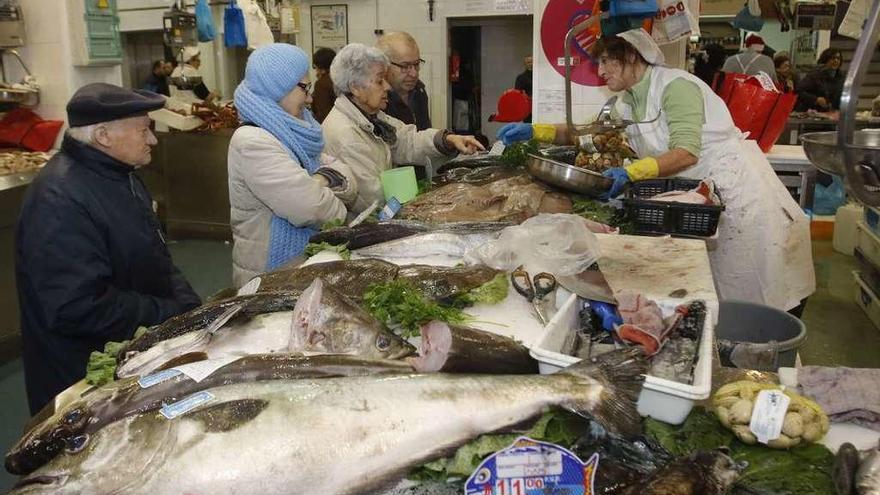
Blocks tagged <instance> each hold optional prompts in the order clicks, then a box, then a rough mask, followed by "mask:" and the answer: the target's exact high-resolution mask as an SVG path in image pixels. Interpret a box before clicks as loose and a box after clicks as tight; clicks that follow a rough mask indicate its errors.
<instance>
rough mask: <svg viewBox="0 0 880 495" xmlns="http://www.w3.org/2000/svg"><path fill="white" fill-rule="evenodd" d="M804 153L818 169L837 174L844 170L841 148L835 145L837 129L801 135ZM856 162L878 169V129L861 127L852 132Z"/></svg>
mask: <svg viewBox="0 0 880 495" xmlns="http://www.w3.org/2000/svg"><path fill="white" fill-rule="evenodd" d="M801 141H802V142H803V144H804V153H806V155H807V158H808V159H809V160H810V161H811V162H812V163H813V165H815V166H816V168H818V169H819V170H821V171H823V172H826V173H829V174H834V175H839V176H841V177H843V176H844V175H846V173H845V171H844V162H843V160H844V158H843V155H844V154H843V150H842V149H840V148H838V147H837V131H828V132H810V133H807V134H804V135H802V136H801ZM853 147H854V148H856V155H857V158H858V163H863V164H870V165H873V168H875V169H880V129H862V130H860V131H855V133H853Z"/></svg>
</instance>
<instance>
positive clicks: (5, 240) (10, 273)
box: [0, 171, 39, 362]
mask: <svg viewBox="0 0 880 495" xmlns="http://www.w3.org/2000/svg"><path fill="white" fill-rule="evenodd" d="M37 173H39V171H32V172H25V173H21V174H12V175H4V176H0V294H2V295H3V297H0V362H2V361H6V360H7V359H9V358H12V357H15V356H17V355H19V354H20V348H21V345H20V342H21V336H20V323H19V318H18V294H17V292H16V289H15V224H16V222H17V221H18V212H19V210H20V209H21V204H22V202H23V201H24V194H25V191H27V186H28V184H30V183H31V181H33V180H34V177H36V176H37Z"/></svg>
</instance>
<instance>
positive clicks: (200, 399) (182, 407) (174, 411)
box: [159, 390, 214, 419]
mask: <svg viewBox="0 0 880 495" xmlns="http://www.w3.org/2000/svg"><path fill="white" fill-rule="evenodd" d="M212 400H214V394H212V393H211V392H208V391H207V390H204V391H201V392H196V393H194V394H192V395H190V396H189V397H187V398H185V399H181V400H179V401H177V402H175V403H174V404H168V405H165V406H162V409H160V410H159V412H160V413H162V416H165V418H167V419H174V418H176V417H178V416H180V415H181V414H186V413H188V412H190V411H192V410H193V409H195V408H197V407H199V406H201V405H202V404H205V403H207V402H210V401H212Z"/></svg>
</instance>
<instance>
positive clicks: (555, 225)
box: [464, 213, 599, 276]
mask: <svg viewBox="0 0 880 495" xmlns="http://www.w3.org/2000/svg"><path fill="white" fill-rule="evenodd" d="M598 259H599V239H598V238H597V237H596V234H594V233H592V232H590V229H588V228H587V223H586V222H584V220H583V219H582V218H581V217H579V216H577V215H569V214H565V213H554V214H541V215H538V216H535V217H532V218H530V219H528V220H526V221H525V222H523V223H522V224H520V225H516V226H513V227H507V228H506V229H504V230H503V231H501V235H500V236H499V237H498V239H496V240H494V241H491V242H488V243H486V244H483V245H482V246H479V247H476V248H473V249H471V250H470V251H468V252H467V253H465V256H464V261H465V263H467V264H471V265H474V264H483V265H487V266H491V267H492V268H495V269H497V270H507V271H513V270H516V269H517V268H518V267H519V266H520V265H522V266H523V268H525V270H526V271H528V272H529V273H531V274H532V275H535V274H537V273H539V272H547V273H551V274H553V275H556V276H565V275H576V274H578V273H581V272H583V271H585V270H587V269H588V268H589V267H590V266H591V265H592V264H593V263H595V262H596V260H598Z"/></svg>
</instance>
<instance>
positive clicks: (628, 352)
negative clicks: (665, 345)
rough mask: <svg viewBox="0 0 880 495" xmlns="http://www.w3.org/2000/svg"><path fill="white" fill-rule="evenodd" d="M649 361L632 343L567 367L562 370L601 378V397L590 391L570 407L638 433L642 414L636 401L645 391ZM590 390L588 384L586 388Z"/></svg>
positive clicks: (617, 428) (618, 428) (613, 427)
mask: <svg viewBox="0 0 880 495" xmlns="http://www.w3.org/2000/svg"><path fill="white" fill-rule="evenodd" d="M647 371H648V362H647V360H646V359H645V355H644V353H643V352H642V350H641V349H640V348H638V347H630V348H628V349H621V350H617V351H612V352H608V353H605V354H602V355H600V356H598V357H596V358H594V359H592V360H583V361H580V362H579V363H576V364H573V365H571V366H569V367H568V368H565V369H564V370H562V371H561V373H563V374H566V375H573V376H576V377H578V378H587V379H590V384H591V385H592V384H594V381H597V382H599V384H600V385H601V391H600V392H599V397H598V400H597V397H596V396H595V395H593V394H588V397H586V398H584V397H581V398H579V399H578V400H576V401H575V402H574V403H572V404H568V407H569V408H570V409H572V410H573V411H574V412H576V413H578V414H588V415H590V416H592V417H593V418H594V419H595V420H596V421H598V422H599V423H600V424H602V425H603V426H605V427H606V428H608V429H609V430H611V431H613V432H616V433H620V434H625V435H634V434H638V433H639V431H640V429H641V416H640V415H639V413H638V411H637V410H636V402H637V401H638V399H639V394H640V393H641V391H642V384H643V383H644V381H645V373H646V372H647ZM585 390H586V388H585Z"/></svg>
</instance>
